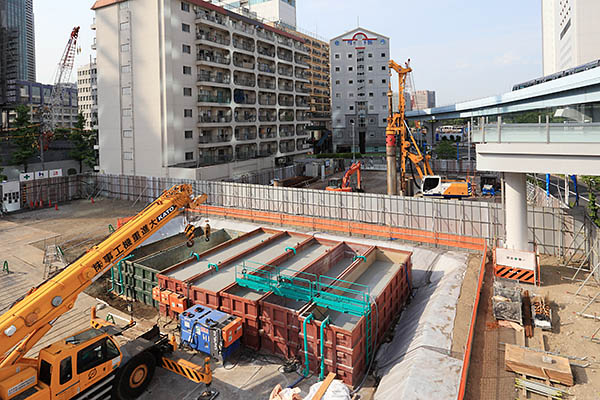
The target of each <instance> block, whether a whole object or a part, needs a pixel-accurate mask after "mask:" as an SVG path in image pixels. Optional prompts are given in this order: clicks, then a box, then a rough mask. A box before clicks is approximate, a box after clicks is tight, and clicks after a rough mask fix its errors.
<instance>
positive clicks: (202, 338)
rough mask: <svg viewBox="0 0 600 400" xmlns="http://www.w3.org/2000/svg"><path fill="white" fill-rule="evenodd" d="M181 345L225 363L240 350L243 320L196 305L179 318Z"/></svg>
mask: <svg viewBox="0 0 600 400" xmlns="http://www.w3.org/2000/svg"><path fill="white" fill-rule="evenodd" d="M179 321H180V323H181V342H182V343H185V344H187V345H188V346H190V347H191V348H192V349H195V350H198V351H201V352H203V353H206V354H209V355H210V356H211V357H213V358H216V359H217V360H219V361H221V362H223V361H224V360H226V359H227V358H228V357H229V356H230V355H231V354H233V353H234V352H235V351H236V350H237V349H238V348H239V347H240V337H241V336H242V319H241V318H239V317H235V316H232V315H229V314H227V313H224V312H222V311H218V310H214V309H212V308H209V307H206V306H200V305H195V306H192V307H190V308H188V309H187V310H185V311H184V312H182V313H181V314H180V315H179Z"/></svg>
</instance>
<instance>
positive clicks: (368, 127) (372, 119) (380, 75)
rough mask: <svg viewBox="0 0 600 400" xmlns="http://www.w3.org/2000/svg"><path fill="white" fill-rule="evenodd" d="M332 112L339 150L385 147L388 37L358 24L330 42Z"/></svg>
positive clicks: (337, 150) (379, 148)
mask: <svg viewBox="0 0 600 400" xmlns="http://www.w3.org/2000/svg"><path fill="white" fill-rule="evenodd" d="M329 49H330V60H331V113H332V130H333V147H334V151H336V152H350V151H352V145H353V144H354V151H356V152H361V153H365V152H369V153H370V152H382V151H385V128H386V126H387V117H388V113H389V110H388V95H387V93H388V89H389V87H388V82H389V79H390V75H389V69H388V64H389V60H390V40H389V38H388V37H386V36H383V35H380V34H378V33H375V32H373V31H369V30H366V29H363V28H356V29H353V30H351V31H349V32H346V33H344V34H343V35H340V36H337V37H335V38H333V39H331V41H330V42H329Z"/></svg>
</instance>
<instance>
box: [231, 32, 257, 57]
mask: <svg viewBox="0 0 600 400" xmlns="http://www.w3.org/2000/svg"><path fill="white" fill-rule="evenodd" d="M233 47H235V48H236V49H240V50H244V51H247V52H249V53H254V40H250V39H245V38H242V37H241V36H238V35H233Z"/></svg>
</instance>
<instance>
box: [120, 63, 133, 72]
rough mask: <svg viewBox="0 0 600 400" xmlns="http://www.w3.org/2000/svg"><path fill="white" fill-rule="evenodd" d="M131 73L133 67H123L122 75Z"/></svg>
mask: <svg viewBox="0 0 600 400" xmlns="http://www.w3.org/2000/svg"><path fill="white" fill-rule="evenodd" d="M130 72H131V65H123V66H122V67H121V73H123V74H128V73H130Z"/></svg>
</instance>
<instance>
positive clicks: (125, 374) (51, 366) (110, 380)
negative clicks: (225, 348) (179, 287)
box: [0, 185, 212, 400]
mask: <svg viewBox="0 0 600 400" xmlns="http://www.w3.org/2000/svg"><path fill="white" fill-rule="evenodd" d="M206 198H207V196H206V195H205V194H203V195H201V196H197V197H195V196H194V195H193V193H192V187H191V186H190V185H176V186H173V187H172V188H171V189H169V190H166V191H165V192H163V193H162V195H161V196H159V197H158V198H157V199H156V200H154V201H153V202H152V203H150V204H149V205H148V206H146V207H145V208H144V209H143V210H142V211H140V212H139V213H138V214H137V215H136V216H135V217H133V218H132V219H131V220H130V221H128V222H127V223H125V224H124V225H123V226H122V227H120V228H119V229H117V230H116V231H115V232H113V233H112V234H110V235H109V236H108V237H107V238H106V239H104V240H103V241H102V242H101V243H99V244H98V245H96V246H93V247H92V248H90V249H89V250H88V251H87V252H86V253H85V254H83V255H82V256H80V257H79V258H78V259H76V260H75V261H74V262H72V263H71V264H69V265H67V266H66V267H65V268H64V269H63V270H62V271H60V272H59V273H57V274H56V275H54V276H52V277H50V278H49V279H47V280H46V281H44V282H42V283H41V284H40V285H38V286H37V287H34V288H32V289H31V290H30V291H29V292H28V293H26V294H25V295H24V296H23V297H21V298H20V300H17V301H16V302H15V303H14V304H13V305H12V306H11V307H10V308H9V309H8V310H7V311H5V312H4V313H3V314H2V315H1V316H0V356H1V358H0V399H2V400H26V399H27V400H38V399H44V400H46V399H47V400H49V399H65V400H66V399H108V398H112V399H122V400H131V399H135V398H136V397H138V396H139V395H140V394H141V393H142V392H143V391H144V390H145V389H146V387H147V386H148V385H149V383H150V381H151V380H152V377H153V374H154V370H155V368H156V367H162V368H165V369H167V370H170V371H172V372H174V373H177V374H179V375H182V376H184V377H186V378H188V379H190V380H192V381H194V382H197V383H204V384H210V382H211V380H212V371H211V368H210V363H209V362H210V358H206V359H205V360H204V365H196V364H194V363H191V362H189V361H187V360H184V359H178V358H174V351H175V350H176V349H177V343H176V341H175V339H174V338H173V337H168V336H167V335H164V334H162V333H161V332H160V330H159V328H158V326H154V327H153V328H152V329H150V330H149V331H147V332H145V333H143V334H142V335H140V336H138V337H136V338H134V339H133V340H127V339H125V338H124V336H123V333H124V331H125V330H127V329H128V328H130V327H131V326H133V324H134V322H133V321H132V322H131V323H130V324H128V325H127V326H125V327H122V328H120V327H117V326H116V325H114V324H112V323H108V322H106V321H104V320H102V319H100V318H97V317H96V315H95V308H93V309H92V318H91V327H90V328H89V329H85V330H82V331H80V332H77V333H75V334H74V335H72V336H69V337H66V338H64V339H61V340H59V341H57V342H55V343H52V344H51V345H49V346H47V347H45V348H43V349H42V350H40V352H39V354H38V355H37V356H35V357H27V356H26V354H27V353H28V352H29V351H30V350H31V349H32V347H33V346H34V345H35V344H36V343H38V342H39V341H40V339H42V338H43V337H44V335H45V334H46V333H47V332H48V331H49V330H50V329H51V328H52V325H53V324H54V322H55V321H56V320H57V319H58V318H59V317H60V316H61V315H62V314H64V313H65V312H67V311H69V310H70V309H72V308H73V306H74V304H75V301H76V299H77V296H78V295H79V294H80V293H81V292H83V291H84V290H85V289H86V288H87V287H88V286H90V285H91V284H92V283H93V282H94V281H96V280H97V279H99V278H100V277H101V276H102V275H103V274H104V273H105V272H107V271H108V270H109V269H110V268H112V267H113V265H116V263H118V262H119V261H120V260H122V259H123V258H124V257H126V256H127V255H128V254H130V253H131V252H132V251H133V250H134V249H135V248H136V247H137V246H139V245H140V244H141V243H142V242H144V240H146V239H147V238H149V237H150V236H151V235H152V234H153V233H155V232H156V231H158V230H159V229H160V228H161V227H162V226H164V225H165V224H166V223H167V222H169V221H170V220H171V219H173V218H174V217H175V216H176V215H178V214H179V213H181V212H182V211H183V210H184V209H188V208H191V209H194V208H197V207H199V206H200V205H201V204H202V203H204V202H205V201H206ZM198 231H199V230H198V228H194V227H193V225H192V226H191V228H189V229H186V236H187V239H188V244H189V242H192V244H193V238H194V237H195V236H196V235H197V234H198Z"/></svg>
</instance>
